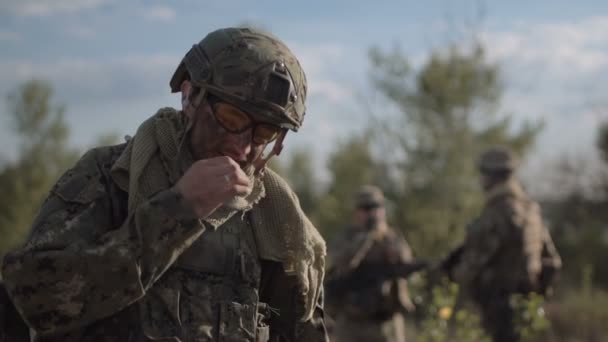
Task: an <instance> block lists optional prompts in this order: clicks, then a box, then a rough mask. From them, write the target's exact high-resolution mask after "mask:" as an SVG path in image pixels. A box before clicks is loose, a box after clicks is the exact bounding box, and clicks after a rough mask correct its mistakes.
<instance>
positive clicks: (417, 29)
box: [0, 0, 608, 170]
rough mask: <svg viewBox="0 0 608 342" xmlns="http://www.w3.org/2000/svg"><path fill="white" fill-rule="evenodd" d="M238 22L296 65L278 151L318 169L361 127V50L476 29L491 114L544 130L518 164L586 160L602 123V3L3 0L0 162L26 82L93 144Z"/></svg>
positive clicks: (419, 57) (607, 65) (606, 103)
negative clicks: (499, 91)
mask: <svg viewBox="0 0 608 342" xmlns="http://www.w3.org/2000/svg"><path fill="white" fill-rule="evenodd" d="M244 23H251V24H254V25H256V26H260V27H263V28H265V29H267V30H269V31H271V32H273V33H274V34H275V35H277V36H278V37H280V38H281V39H282V40H284V41H285V42H286V43H287V45H288V46H290V48H291V49H292V50H293V51H294V53H295V54H296V55H297V56H298V58H299V59H300V61H301V63H302V65H303V67H304V70H305V72H306V74H307V77H308V81H309V96H308V105H307V107H308V110H307V116H306V120H305V122H304V126H303V128H302V129H301V130H300V132H298V133H297V134H290V135H288V137H287V139H286V149H285V154H287V155H289V153H290V151H294V150H295V149H297V148H310V149H311V150H312V151H313V153H314V154H315V156H316V162H317V163H318V164H320V165H318V166H320V167H322V164H323V160H324V159H325V158H326V157H327V154H328V153H329V152H330V151H331V150H332V148H333V146H334V143H335V142H336V141H338V140H339V139H342V138H344V137H345V136H347V135H349V134H351V133H352V132H357V131H359V130H361V129H362V128H363V127H364V126H365V125H366V123H367V122H368V121H369V120H370V119H369V111H368V110H367V109H366V108H365V106H363V105H362V104H363V103H364V102H365V98H366V96H367V94H369V92H370V82H369V72H370V63H369V61H368V57H367V53H368V50H369V49H370V47H372V46H378V47H380V48H381V49H385V50H386V49H391V48H393V47H395V46H399V47H400V49H401V50H402V51H403V52H404V53H405V54H406V55H407V56H408V57H409V58H410V60H411V61H412V63H413V65H414V66H416V65H420V64H421V63H422V62H423V61H424V59H425V57H426V56H428V54H429V53H430V52H431V51H432V50H433V49H438V48H443V47H445V46H446V45H447V44H448V43H450V42H453V41H464V40H466V37H469V36H470V32H471V31H474V32H477V33H478V36H479V37H480V39H481V40H482V42H483V43H484V45H485V47H486V49H487V52H488V56H489V58H490V59H491V60H492V61H493V62H496V63H498V64H499V65H500V67H501V70H502V75H503V83H504V89H505V92H504V96H503V100H502V103H501V107H500V108H501V111H502V112H504V113H511V114H513V115H514V118H515V120H514V124H515V125H518V124H521V123H523V122H524V121H525V120H532V121H536V120H543V121H544V122H545V128H544V130H543V132H542V134H541V136H540V137H539V140H538V142H537V145H536V147H535V149H534V151H533V153H532V154H531V155H530V156H529V157H528V159H527V161H526V163H527V165H529V166H528V168H530V169H531V170H542V166H543V164H544V163H545V161H547V160H550V159H551V158H555V157H557V156H560V155H562V154H569V155H593V144H594V141H595V133H596V130H597V127H598V125H599V124H600V122H602V121H605V120H608V96H606V91H605V89H608V34H606V33H607V32H608V1H605V0H603V1H577V2H574V1H560V0H553V1H542V0H538V1H489V0H488V1H481V0H477V1H469V0H451V1H450V0H428V1H381V0H377V1H373V2H372V1H365V2H364V1H352V0H351V1H343V0H335V1H327V0H325V1H319V0H309V1H300V2H286V1H268V0H258V1H244V0H243V1H240V0H222V1H208V0H199V1H195V0H182V1H166V0H164V1H163V0H132V1H118V0H54V1H51V0H19V1H16V0H0V113H3V115H2V116H1V117H0V123H1V124H2V126H0V144H2V146H4V147H5V148H4V149H3V150H2V152H0V156H1V157H4V158H10V157H11V156H13V155H14V151H16V148H17V140H16V139H15V137H14V135H13V134H12V133H11V131H12V129H11V127H10V125H9V122H8V121H7V118H8V115H6V113H7V110H8V109H7V105H6V99H5V97H6V96H5V95H6V94H8V93H9V92H10V91H11V90H13V89H15V87H16V86H17V85H19V84H21V83H23V82H24V81H26V80H29V79H32V78H42V79H46V80H49V81H50V82H51V84H52V86H53V87H54V89H55V100H56V103H59V104H63V105H65V106H66V108H67V112H66V118H67V119H68V121H69V123H70V126H71V129H72V143H73V144H75V145H81V146H90V145H91V144H93V143H94V141H95V140H96V137H97V136H99V135H102V134H107V133H112V132H114V133H118V134H120V135H121V136H122V135H125V134H133V133H134V132H135V130H136V129H137V127H138V125H139V123H141V122H142V121H143V120H144V119H146V118H147V117H149V116H150V115H152V114H154V113H155V112H156V110H157V109H158V108H160V107H165V106H173V107H177V106H178V105H179V96H178V95H176V94H171V93H170V90H169V85H168V83H169V79H170V77H171V75H172V73H173V71H174V70H175V68H176V66H177V64H178V63H179V61H180V60H181V58H182V57H183V55H184V54H185V53H186V51H187V50H188V49H189V48H190V46H191V45H192V44H194V43H197V42H198V41H200V40H201V39H202V38H203V37H204V36H205V35H206V34H207V33H208V32H210V31H212V30H215V29H217V28H221V27H226V26H235V25H241V24H244ZM380 115H381V114H380ZM530 165H531V166H530Z"/></svg>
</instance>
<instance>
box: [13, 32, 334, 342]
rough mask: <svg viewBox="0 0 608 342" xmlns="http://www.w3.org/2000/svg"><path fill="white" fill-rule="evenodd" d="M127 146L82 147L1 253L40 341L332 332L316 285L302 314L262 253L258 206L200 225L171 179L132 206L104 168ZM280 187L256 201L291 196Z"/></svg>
mask: <svg viewBox="0 0 608 342" xmlns="http://www.w3.org/2000/svg"><path fill="white" fill-rule="evenodd" d="M243 30H244V31H245V34H250V33H251V31H249V30H245V29H243ZM224 31H226V30H224ZM224 31H221V30H220V31H216V33H215V34H218V33H217V32H219V34H220V35H221V34H226V32H224ZM236 32H237V33H238V32H239V31H236ZM228 33H231V32H230V31H229V30H228ZM254 33H255V32H254ZM254 36H256V37H257V35H256V34H254ZM264 37H265V36H264ZM201 44H202V43H201ZM219 46H220V45H218V44H215V45H213V48H219ZM181 67H182V66H180V68H181ZM172 82H173V81H172ZM174 112H175V113H177V112H176V111H174ZM300 119H301V117H300ZM137 139H138V136H137V135H136V136H135V138H134V139H133V140H137ZM127 147H129V145H128V144H121V145H116V146H111V147H100V148H95V149H93V150H91V151H89V152H87V153H86V154H85V155H84V156H83V157H82V158H81V159H80V161H79V162H78V163H77V164H76V165H75V166H74V167H73V168H72V169H70V170H68V171H67V172H66V173H65V174H64V175H63V176H62V177H61V178H60V180H59V181H58V182H57V184H56V185H55V186H54V187H53V189H52V190H51V194H50V196H49V197H48V198H47V199H46V201H45V202H44V205H43V206H42V208H41V209H40V211H39V213H38V215H37V217H36V219H35V220H34V223H33V226H32V230H31V233H30V236H29V238H28V240H27V243H26V244H25V246H23V247H22V248H21V249H19V250H17V251H14V252H12V253H9V254H8V255H7V256H6V257H5V259H4V264H3V275H4V278H5V282H6V287H7V289H8V291H9V293H10V295H11V297H12V299H13V301H14V303H15V305H16V307H17V309H18V310H19V312H20V313H21V315H22V316H23V317H24V319H25V321H26V322H27V323H28V325H29V326H30V327H31V328H33V329H34V330H35V331H36V341H62V342H70V341H128V342H130V341H133V342H141V341H183V342H186V341H255V342H261V341H313V342H314V341H326V340H327V337H326V332H325V327H324V322H323V311H322V306H323V297H322V293H321V296H319V297H318V302H316V305H314V308H313V313H312V317H311V318H309V319H302V317H303V312H304V311H305V310H306V308H305V305H306V304H305V303H304V302H303V301H302V300H301V288H302V284H301V282H300V281H298V279H297V277H295V276H293V275H288V274H287V273H286V271H285V267H284V265H283V264H281V263H280V262H277V261H276V260H271V259H263V258H261V257H260V253H259V250H258V247H259V243H260V241H259V239H257V238H256V236H255V231H254V227H255V224H253V222H252V215H253V214H251V213H252V212H254V211H255V210H252V211H246V212H241V213H237V214H236V215H233V216H231V217H230V218H229V219H228V220H227V221H226V222H224V223H223V224H221V226H220V227H219V228H218V229H205V226H206V224H203V223H202V221H201V220H200V219H199V218H197V217H196V215H195V213H194V211H193V209H192V207H191V206H190V204H188V203H187V202H186V201H185V200H184V199H183V197H182V196H181V195H180V193H179V192H177V191H176V190H174V189H173V188H172V187H168V188H166V189H165V190H162V191H158V192H156V193H154V194H152V195H151V196H150V197H149V198H146V199H145V200H144V201H143V202H142V203H141V204H140V205H138V206H137V207H136V209H135V210H134V211H133V212H132V213H130V212H129V210H130V208H129V203H128V202H129V199H130V197H129V196H130V194H129V193H128V192H127V191H125V189H124V187H122V186H119V184H117V182H116V179H115V178H113V176H114V175H113V174H112V173H111V170H112V167H113V166H114V165H115V164H116V163H117V160H118V159H119V158H120V157H121V155H123V153H125V150H126V149H127ZM265 176H266V178H267V177H271V176H272V177H271V178H273V179H275V178H276V177H278V176H276V174H270V175H269V174H266V175H265ZM169 185H171V184H169ZM280 196H282V195H281V194H279V197H276V196H275V197H272V196H266V197H264V198H262V199H261V200H260V201H259V202H256V205H257V206H263V205H264V203H267V202H268V201H289V200H290V199H289V198H282V197H280ZM284 197H285V196H284ZM254 209H255V208H254Z"/></svg>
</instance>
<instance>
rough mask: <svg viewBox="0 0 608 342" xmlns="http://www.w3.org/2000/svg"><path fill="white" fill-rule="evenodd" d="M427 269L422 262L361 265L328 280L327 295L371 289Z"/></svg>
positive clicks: (426, 265)
mask: <svg viewBox="0 0 608 342" xmlns="http://www.w3.org/2000/svg"><path fill="white" fill-rule="evenodd" d="M427 267H429V263H428V262H427V261H423V260H418V261H413V262H407V263H405V262H400V263H395V264H379V263H369V264H368V263H363V264H360V265H359V266H358V267H357V268H355V269H354V270H352V271H351V272H349V273H346V274H343V275H338V276H335V277H333V278H330V279H328V281H327V283H326V291H327V295H328V296H336V295H340V294H343V293H345V292H349V291H359V290H364V289H367V288H371V287H373V286H375V285H378V284H380V283H382V282H384V281H386V280H390V279H397V278H407V277H409V276H410V275H412V274H413V273H415V272H418V271H421V270H423V269H425V268H427Z"/></svg>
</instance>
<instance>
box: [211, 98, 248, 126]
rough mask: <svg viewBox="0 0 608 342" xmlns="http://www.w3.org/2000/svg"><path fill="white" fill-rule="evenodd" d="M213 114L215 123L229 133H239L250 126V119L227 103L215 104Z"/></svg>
mask: <svg viewBox="0 0 608 342" xmlns="http://www.w3.org/2000/svg"><path fill="white" fill-rule="evenodd" d="M213 113H214V114H215V117H216V119H217V121H218V122H219V123H220V124H221V125H222V127H224V129H226V130H227V131H228V132H230V133H240V132H243V131H245V130H246V129H247V128H249V127H250V126H251V118H249V115H247V114H246V113H245V112H243V111H241V110H240V109H238V108H236V107H234V106H233V105H230V104H227V103H223V102H220V103H216V104H215V105H214V106H213Z"/></svg>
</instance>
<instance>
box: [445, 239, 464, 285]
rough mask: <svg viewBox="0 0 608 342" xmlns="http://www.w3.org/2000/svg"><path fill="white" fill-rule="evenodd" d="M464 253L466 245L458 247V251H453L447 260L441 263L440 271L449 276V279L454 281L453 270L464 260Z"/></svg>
mask: <svg viewBox="0 0 608 342" xmlns="http://www.w3.org/2000/svg"><path fill="white" fill-rule="evenodd" d="M463 252H464V245H460V246H458V247H457V248H456V249H454V250H452V251H451V252H450V254H448V256H447V257H445V259H443V260H442V261H440V262H439V269H440V270H441V271H442V272H444V273H446V274H447V275H448V278H450V280H452V278H453V277H452V269H453V268H454V266H456V264H458V263H459V262H460V259H461V258H462V253H463Z"/></svg>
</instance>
